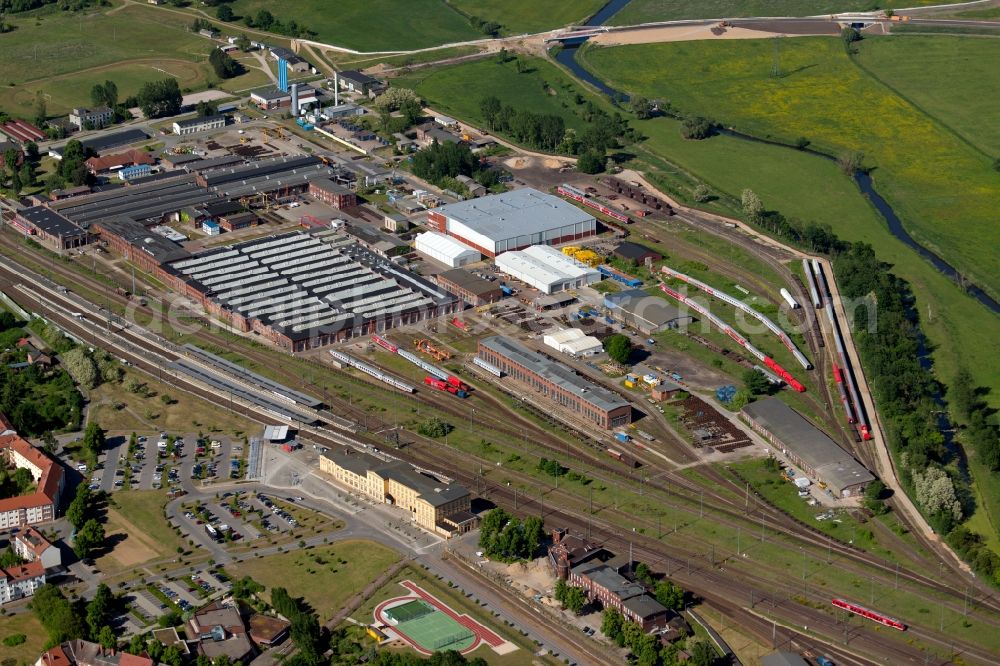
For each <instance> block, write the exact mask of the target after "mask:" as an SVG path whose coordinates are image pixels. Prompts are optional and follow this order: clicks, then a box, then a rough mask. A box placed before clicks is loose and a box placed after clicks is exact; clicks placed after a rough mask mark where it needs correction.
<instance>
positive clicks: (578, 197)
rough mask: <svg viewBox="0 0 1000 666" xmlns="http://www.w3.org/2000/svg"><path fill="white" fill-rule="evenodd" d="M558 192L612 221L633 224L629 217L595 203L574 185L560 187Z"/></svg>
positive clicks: (557, 189) (597, 202) (598, 202)
mask: <svg viewBox="0 0 1000 666" xmlns="http://www.w3.org/2000/svg"><path fill="white" fill-rule="evenodd" d="M556 192H558V193H559V194H561V195H562V196H564V197H566V198H567V199H572V200H573V201H578V202H580V203H582V204H583V205H584V206H586V207H587V208H593V209H594V210H596V211H598V212H600V213H603V214H604V215H607V216H608V217H610V218H611V219H612V220H618V221H619V222H624V223H625V224H632V220H630V219H629V217H628V215H625V214H624V213H619V212H618V211H616V210H611V209H610V208H608V207H607V206H605V205H604V204H602V203H601V202H600V201H595V200H594V199H591V198H590V197H588V196H587V193H586V192H581V191H580V190H578V189H576V188H575V187H573V186H572V185H560V186H559V187H557V188H556Z"/></svg>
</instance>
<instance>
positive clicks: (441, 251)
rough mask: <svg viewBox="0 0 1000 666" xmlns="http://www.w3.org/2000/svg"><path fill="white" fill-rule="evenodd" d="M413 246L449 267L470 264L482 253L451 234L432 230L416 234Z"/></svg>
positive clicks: (480, 256) (477, 259)
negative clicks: (447, 234) (446, 234)
mask: <svg viewBox="0 0 1000 666" xmlns="http://www.w3.org/2000/svg"><path fill="white" fill-rule="evenodd" d="M413 246H414V247H415V248H416V249H417V252H419V253H420V254H422V255H424V256H425V257H429V258H431V259H433V260H434V261H438V262H440V263H442V264H444V265H445V266H449V267H451V268H459V267H461V266H465V265H467V264H472V263H475V262H477V261H479V260H480V258H482V255H480V254H479V252H478V251H476V250H473V249H472V248H471V247H469V246H468V245H465V244H464V243H461V242H459V241H457V240H455V239H454V238H452V237H451V236H445V235H444V234H439V233H436V232H433V231H426V232H424V233H422V234H419V235H417V237H416V239H415V240H414V243H413Z"/></svg>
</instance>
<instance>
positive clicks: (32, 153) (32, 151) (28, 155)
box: [24, 141, 39, 164]
mask: <svg viewBox="0 0 1000 666" xmlns="http://www.w3.org/2000/svg"><path fill="white" fill-rule="evenodd" d="M24 157H25V159H27V160H28V161H29V162H31V163H32V164H34V163H36V162H38V158H39V155H38V144H37V143H35V142H34V141H28V142H27V143H25V144H24Z"/></svg>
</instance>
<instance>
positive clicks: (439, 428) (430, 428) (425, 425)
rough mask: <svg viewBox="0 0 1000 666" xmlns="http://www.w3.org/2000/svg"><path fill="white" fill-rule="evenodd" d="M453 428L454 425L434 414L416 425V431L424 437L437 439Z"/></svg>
mask: <svg viewBox="0 0 1000 666" xmlns="http://www.w3.org/2000/svg"><path fill="white" fill-rule="evenodd" d="M454 429H455V426H453V425H452V424H450V423H448V422H447V421H442V420H441V419H439V418H438V417H436V416H432V417H431V418H429V419H427V420H426V421H422V422H421V423H420V424H419V425H418V426H417V432H418V433H419V434H421V435H423V436H424V437H432V438H435V439H437V438H438V437H445V436H447V434H448V433H450V432H451V431H452V430H454Z"/></svg>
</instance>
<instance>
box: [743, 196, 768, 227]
mask: <svg viewBox="0 0 1000 666" xmlns="http://www.w3.org/2000/svg"><path fill="white" fill-rule="evenodd" d="M740 202H741V203H742V204H743V214H744V215H746V216H747V219H748V220H750V222H752V223H753V224H758V223H760V221H761V220H762V219H763V217H764V204H763V203H761V201H760V197H758V196H757V193H756V192H754V191H753V190H751V189H746V190H743V194H742V195H741V196H740Z"/></svg>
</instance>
